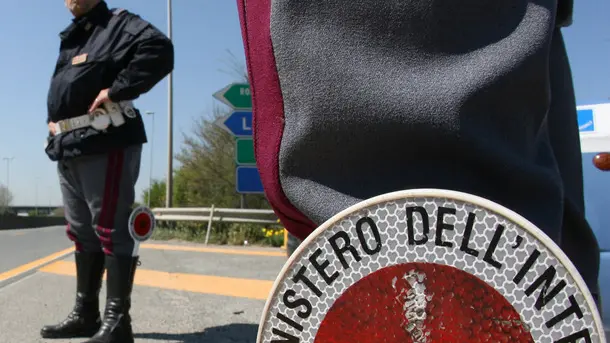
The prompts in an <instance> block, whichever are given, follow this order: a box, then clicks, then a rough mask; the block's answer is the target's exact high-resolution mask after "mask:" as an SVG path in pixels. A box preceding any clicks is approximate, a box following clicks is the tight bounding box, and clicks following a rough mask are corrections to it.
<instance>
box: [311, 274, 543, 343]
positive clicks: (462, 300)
mask: <svg viewBox="0 0 610 343" xmlns="http://www.w3.org/2000/svg"><path fill="white" fill-rule="evenodd" d="M314 342H315V343H348V342H349V343H353V342H360V343H396V342H401V343H423V342H425V343H464V342H489V343H491V342H494V343H495V342H498V343H508V342H511V343H519V342H528V343H533V342H534V339H533V338H532V336H531V334H530V333H529V332H528V331H527V329H526V326H525V325H524V323H523V322H522V321H521V318H520V317H519V314H518V313H517V311H516V310H515V309H514V308H513V306H512V305H511V304H510V303H509V302H508V301H507V300H506V299H505V298H504V297H503V296H502V295H501V294H500V293H499V292H498V291H496V290H495V289H494V288H493V287H491V286H490V285H488V284H487V283H485V282H484V281H482V280H480V279H479V278H477V277H475V276H474V275H472V274H469V273H467V272H464V271H462V270H460V269H457V268H454V267H451V266H445V265H440V264H433V263H407V264H401V265H397V266H392V267H387V268H383V269H381V270H378V271H376V272H374V273H372V274H370V275H368V276H366V277H364V278H363V279H361V280H360V281H358V282H357V283H355V284H354V285H352V286H351V287H350V288H348V289H347V291H345V293H343V294H342V295H341V296H340V297H339V298H338V299H337V301H336V302H335V303H334V304H333V306H332V307H331V309H330V310H329V312H328V313H327V314H326V316H325V318H324V320H323V322H322V324H321V325H320V328H319V330H318V333H317V334H316V338H315V341H314Z"/></svg>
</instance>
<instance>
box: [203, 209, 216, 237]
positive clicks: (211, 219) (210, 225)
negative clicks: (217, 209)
mask: <svg viewBox="0 0 610 343" xmlns="http://www.w3.org/2000/svg"><path fill="white" fill-rule="evenodd" d="M213 220H214V205H212V208H211V209H210V220H209V221H208V232H206V234H205V245H208V240H209V239H210V231H211V230H212V221H213Z"/></svg>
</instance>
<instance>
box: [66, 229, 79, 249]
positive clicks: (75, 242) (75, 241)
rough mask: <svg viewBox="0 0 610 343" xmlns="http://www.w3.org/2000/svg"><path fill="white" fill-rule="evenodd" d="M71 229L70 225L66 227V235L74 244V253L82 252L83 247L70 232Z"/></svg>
mask: <svg viewBox="0 0 610 343" xmlns="http://www.w3.org/2000/svg"><path fill="white" fill-rule="evenodd" d="M71 228H72V227H71V226H70V224H68V225H66V235H67V236H68V238H69V239H70V240H71V241H72V242H74V249H75V250H76V251H83V245H82V244H80V242H79V241H78V238H76V235H75V234H74V232H72V230H71Z"/></svg>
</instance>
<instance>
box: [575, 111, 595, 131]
mask: <svg viewBox="0 0 610 343" xmlns="http://www.w3.org/2000/svg"><path fill="white" fill-rule="evenodd" d="M577 113H578V131H580V132H593V131H595V121H594V120H593V110H592V109H587V110H578V112H577Z"/></svg>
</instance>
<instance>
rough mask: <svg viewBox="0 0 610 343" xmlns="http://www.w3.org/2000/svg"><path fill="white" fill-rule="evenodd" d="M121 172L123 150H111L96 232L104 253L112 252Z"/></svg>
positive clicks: (109, 253)
mask: <svg viewBox="0 0 610 343" xmlns="http://www.w3.org/2000/svg"><path fill="white" fill-rule="evenodd" d="M122 172H123V152H122V151H121V152H112V153H110V154H109V155H108V166H107V167H106V179H105V180H104V198H103V199H102V208H101V210H100V215H99V220H98V225H97V228H96V229H97V232H98V235H99V238H100V242H101V243H102V250H103V251H104V253H105V254H108V255H111V254H112V253H113V241H112V229H113V226H114V219H115V218H114V217H115V214H116V207H117V203H118V197H119V187H120V184H121V174H122Z"/></svg>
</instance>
